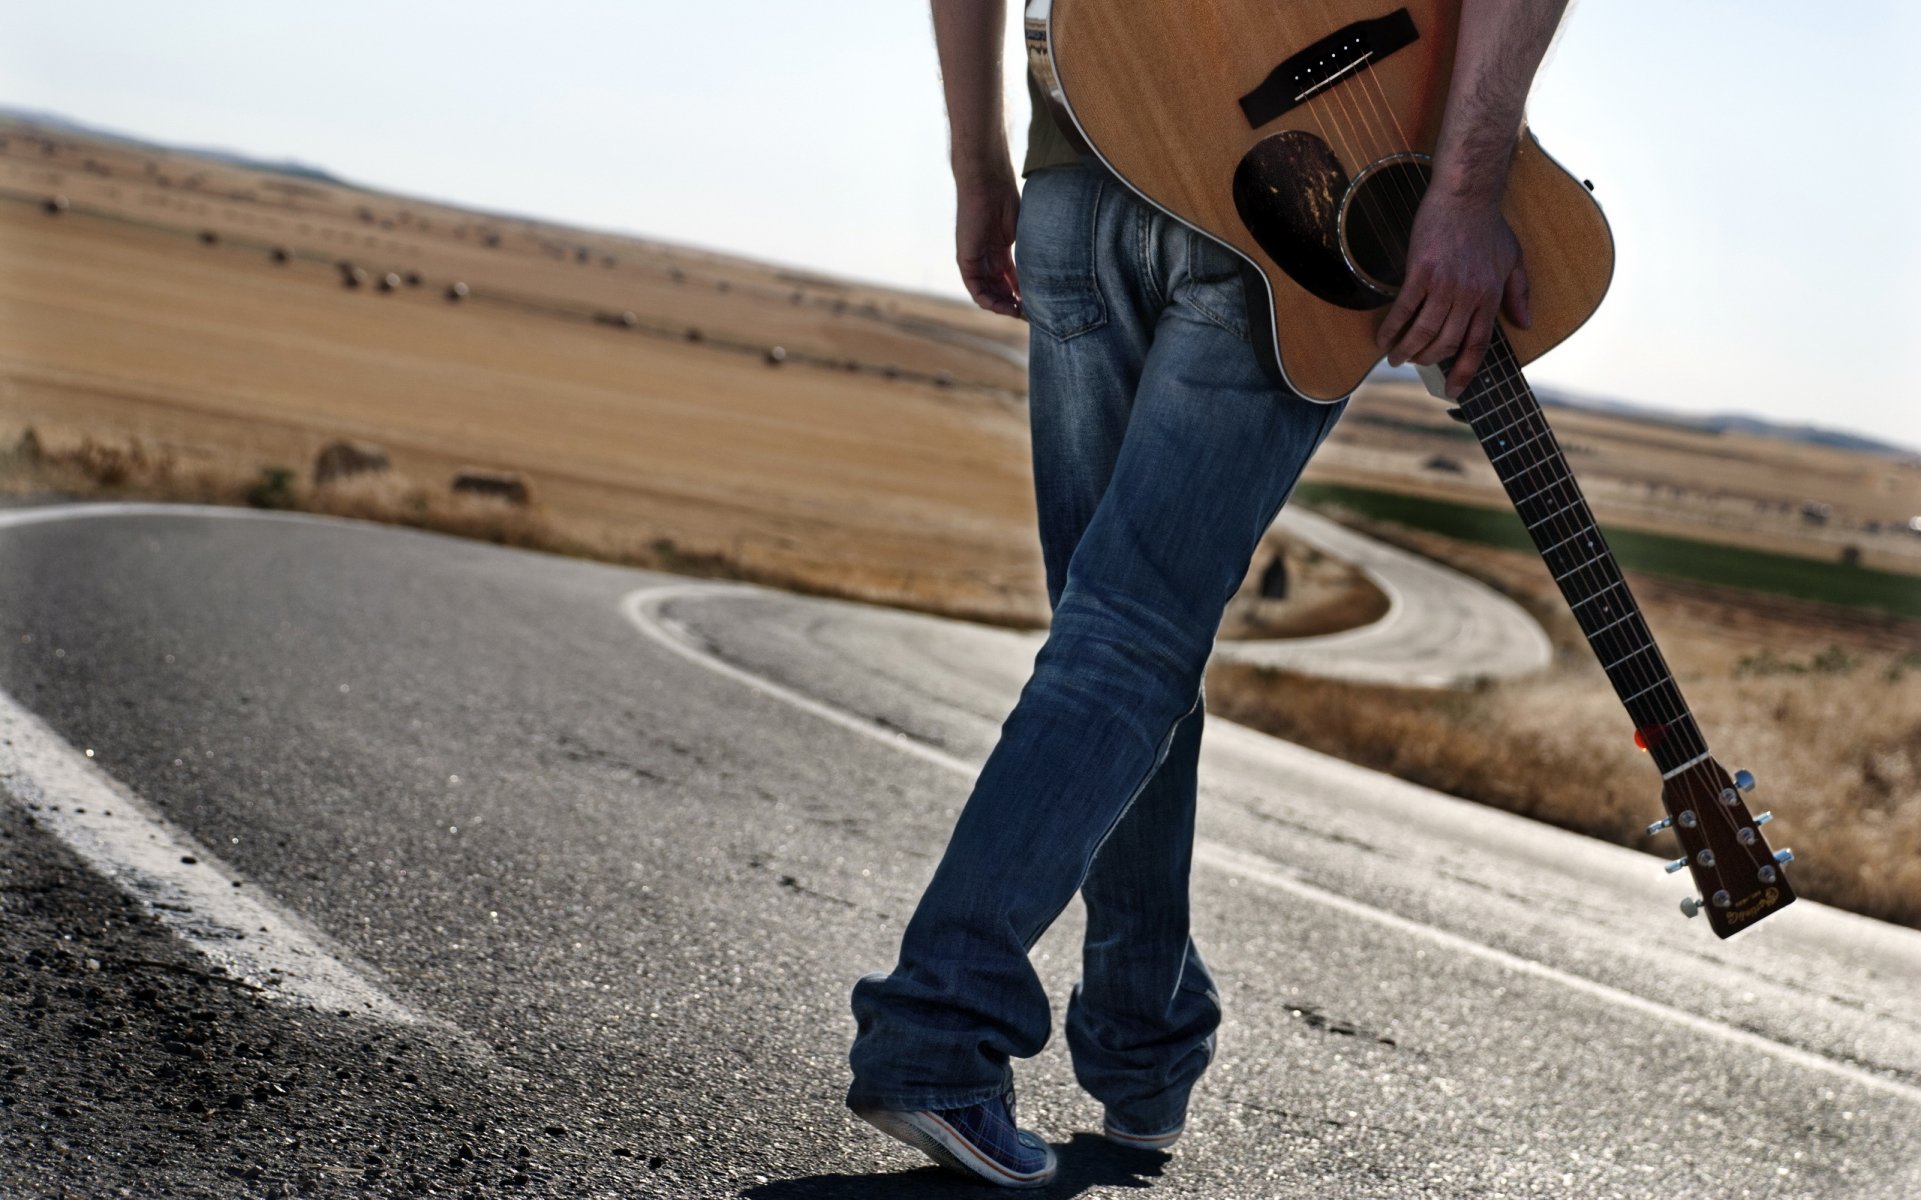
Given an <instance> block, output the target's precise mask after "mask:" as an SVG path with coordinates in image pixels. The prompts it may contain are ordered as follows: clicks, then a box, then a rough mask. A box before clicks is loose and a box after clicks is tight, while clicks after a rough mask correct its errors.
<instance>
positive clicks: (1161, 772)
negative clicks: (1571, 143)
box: [847, 0, 1565, 1187]
mask: <svg viewBox="0 0 1921 1200" xmlns="http://www.w3.org/2000/svg"><path fill="white" fill-rule="evenodd" d="M1564 7H1565V0H1464V3H1463V5H1462V17H1461V29H1460V37H1459V45H1458V50H1457V61H1456V67H1455V73H1454V78H1453V81H1452V93H1451V94H1452V99H1451V100H1450V103H1449V106H1448V110H1447V113H1446V117H1445V120H1444V122H1443V125H1442V131H1441V138H1440V143H1439V145H1438V146H1437V148H1436V154H1435V160H1434V167H1433V183H1432V186H1431V187H1430V189H1429V191H1428V193H1427V197H1426V199H1425V200H1424V201H1423V202H1422V204H1421V206H1420V209H1419V211H1418V214H1417V216H1416V219H1415V223H1414V229H1413V236H1412V239H1411V246H1410V250H1409V268H1408V273H1407V281H1406V284H1405V286H1404V287H1403V289H1402V291H1401V293H1400V295H1399V297H1397V299H1396V301H1395V303H1394V304H1393V305H1392V306H1391V308H1390V309H1389V311H1388V312H1387V314H1386V316H1385V318H1384V320H1383V323H1382V327H1381V333H1380V340H1379V345H1380V348H1381V350H1382V351H1383V352H1384V353H1386V354H1387V355H1388V357H1389V359H1390V361H1392V362H1394V363H1395V364H1396V365H1398V364H1400V363H1402V362H1405V361H1413V362H1416V363H1422V364H1432V363H1438V362H1442V361H1444V360H1446V359H1449V358H1452V359H1454V360H1455V361H1454V364H1453V366H1452V368H1451V370H1450V372H1449V375H1448V381H1449V385H1450V389H1451V390H1452V391H1454V392H1455V393H1457V394H1458V392H1459V390H1460V389H1461V388H1463V387H1465V386H1466V384H1467V383H1468V381H1469V380H1470V379H1471V378H1472V377H1473V374H1474V372H1475V370H1476V369H1477V368H1478V366H1479V363H1480V359H1481V357H1482V354H1483V352H1484V351H1485V349H1486V347H1487V342H1488V338H1489V335H1490V331H1491V330H1492V329H1493V326H1494V320H1495V314H1496V312H1497V311H1499V310H1501V309H1502V307H1503V305H1505V309H1506V312H1507V315H1508V316H1509V317H1510V319H1513V320H1515V321H1516V322H1518V323H1520V324H1522V325H1525V324H1526V323H1527V282H1526V276H1525V274H1524V273H1523V271H1522V270H1521V265H1520V249H1519V246H1518V245H1517V243H1516V242H1515V239H1514V235H1513V233H1512V231H1511V230H1509V228H1508V226H1507V223H1506V222H1505V221H1504V220H1503V219H1502V216H1501V210H1500V199H1501V194H1502V190H1503V188H1504V185H1505V181H1506V174H1507V162H1508V156H1509V153H1510V150H1511V148H1512V146H1513V143H1514V137H1515V132H1516V130H1517V129H1518V128H1519V127H1520V124H1521V114H1522V107H1523V104H1524V102H1525V100H1526V97H1527V91H1528V87H1529V85H1530V83H1531V81H1532V79H1533V77H1534V72H1535V69H1536V68H1537V67H1538V66H1539V65H1540V61H1541V58H1542V56H1543V55H1544V54H1545V53H1546V50H1547V46H1548V43H1549V41H1550V40H1551V39H1552V36H1553V33H1554V29H1555V27H1556V25H1557V24H1558V23H1559V20H1560V15H1561V11H1562V9H1563V8H1564ZM1005 9H1006V5H1005V0H933V15H934V33H935V41H936V44H937V46H938V49H939V55H940V63H941V69H942V81H943V85H944V88H945V92H946V98H947V108H948V115H949V120H950V124H951V128H952V143H951V151H952V163H953V171H954V180H955V185H956V189H957V199H958V217H957V220H956V242H957V250H958V257H959V263H960V271H961V277H962V279H963V280H964V281H965V282H966V285H967V289H968V291H969V292H970V293H971V294H972V296H973V297H974V300H975V301H976V302H977V303H978V304H980V306H981V307H983V308H986V309H988V310H990V311H992V312H997V313H1002V314H1004V315H1007V316H1010V317H1025V318H1026V320H1027V321H1028V323H1029V325H1030V326H1031V329H1030V339H1031V349H1030V357H1029V401H1028V402H1029V410H1030V416H1031V422H1032V435H1033V450H1034V477H1035V494H1036V499H1037V501H1038V506H1039V511H1040V535H1041V549H1042V555H1043V558H1044V560H1045V564H1046V573H1047V592H1048V599H1049V601H1050V602H1051V604H1052V605H1053V623H1052V627H1051V628H1050V630H1049V633H1048V637H1047V641H1046V644H1045V645H1044V646H1043V647H1042V648H1041V651H1040V653H1039V655H1038V656H1037V657H1036V659H1035V663H1034V672H1033V675H1032V677H1031V678H1030V679H1029V680H1028V682H1027V685H1026V687H1025V688H1024V689H1023V691H1022V693H1021V697H1020V701H1019V703H1018V704H1017V705H1016V706H1015V708H1014V711H1013V712H1012V713H1011V714H1010V715H1009V716H1008V718H1007V721H1006V723H1005V724H1004V725H1003V726H1002V729H1001V737H1000V741H999V743H998V744H997V745H996V746H995V748H994V751H993V753H992V754H991V755H990V756H989V757H988V760H987V763H986V765H985V766H984V767H983V768H982V770H981V773H980V777H979V779H978V780H977V781H976V783H975V786H974V790H973V794H972V796H971V797H970V798H969V800H968V802H967V805H966V808H965V809H964V810H963V811H962V813H961V816H960V819H959V822H958V823H957V825H956V827H955V829H954V833H953V837H952V840H951V841H950V842H949V844H948V847H947V851H946V854H945V855H944V857H943V858H942V860H941V863H940V866H939V868H938V869H937V870H936V871H935V873H934V878H933V880H932V882H931V883H929V885H928V888H927V891H926V894H925V895H924V896H923V897H922V899H921V902H920V905H919V907H918V908H917V909H916V911H915V913H914V915H913V918H912V919H911V920H910V921H909V923H908V926H907V931H906V934H905V936H904V937H903V939H902V943H901V953H900V961H899V963H898V965H897V966H896V967H895V968H894V970H893V972H891V973H890V974H886V975H870V976H867V977H866V978H864V979H862V980H861V981H860V982H859V983H858V984H857V985H856V986H855V989H854V997H853V1007H854V1015H855V1018H856V1021H857V1023H858V1026H859V1032H858V1034H857V1036H856V1039H855V1042H854V1047H853V1050H852V1053H851V1055H850V1060H851V1063H852V1066H853V1070H854V1083H853V1086H852V1088H851V1089H850V1090H849V1093H848V1097H847V1101H848V1104H849V1106H850V1107H852V1108H853V1109H854V1111H855V1112H856V1113H857V1114H859V1115H860V1116H861V1117H862V1118H864V1119H865V1120H867V1121H869V1122H870V1123H872V1124H873V1125H875V1126H877V1127H878V1128H880V1129H882V1130H883V1131H885V1132H887V1133H889V1134H891V1135H893V1136H895V1137H897V1138H899V1139H900V1140H902V1141H904V1142H906V1143H907V1144H909V1145H911V1146H915V1147H916V1148H918V1149H921V1150H923V1151H925V1152H926V1153H927V1154H929V1155H930V1156H931V1157H933V1158H934V1159H935V1160H936V1161H938V1162H941V1163H943V1164H945V1165H947V1166H949V1167H952V1168H954V1169H956V1170H958V1171H961V1172H962V1173H964V1174H968V1175H972V1176H975V1177H977V1178H980V1179H983V1180H986V1181H988V1182H991V1183H995V1184H999V1185H1002V1186H1009V1187H1034V1186H1040V1185H1042V1184H1044V1183H1046V1182H1047V1181H1048V1180H1049V1179H1050V1178H1052V1176H1053V1174H1054V1169H1055V1162H1054V1154H1053V1151H1052V1150H1051V1149H1049V1148H1048V1147H1047V1145H1046V1144H1045V1143H1043V1142H1042V1141H1041V1140H1040V1139H1039V1138H1037V1137H1035V1136H1034V1135H1033V1134H1031V1133H1027V1132H1025V1131H1022V1130H1020V1129H1019V1128H1018V1127H1017V1126H1016V1124H1015V1119H1014V1100H1013V1075H1012V1070H1011V1067H1010V1060H1011V1059H1014V1058H1026V1057H1031V1056H1032V1055H1034V1054H1036V1053H1038V1052H1039V1051H1040V1049H1041V1047H1042V1046H1043V1045H1044V1044H1045V1043H1046V1041H1047V1037H1048V1025H1049V1015H1050V1014H1049V1008H1048V1002H1047V996H1046V994H1045V993H1044V992H1043V990H1042V988H1041V985H1040V982H1039V979H1038V978H1037V977H1036V975H1035V973H1034V970H1033V968H1032V966H1031V965H1030V964H1029V962H1028V958H1027V952H1028V949H1029V948H1030V947H1031V946H1032V945H1033V944H1034V942H1035V941H1037V940H1038V939H1039V938H1040V936H1041V934H1042V933H1044V932H1045V931H1046V929H1047V927H1048V926H1049V925H1051V924H1052V923H1053V921H1054V919H1055V918H1056V917H1057V916H1058V915H1059V914H1060V912H1061V911H1062V909H1064V908H1065V907H1066V906H1067V904H1068V903H1069V902H1070V901H1071V900H1072V899H1073V897H1074V894H1075V893H1076V892H1077V891H1078V892H1080V893H1081V895H1082V897H1083V899H1084V901H1085V904H1086V908H1087V934H1086V942H1085V945H1084V948H1083V960H1082V979H1081V982H1080V984H1079V985H1078V986H1077V987H1076V988H1075V989H1074V992H1073V995H1072V998H1071V1000H1070V1003H1069V1006H1068V1011H1067V1022H1066V1028H1067V1039H1068V1047H1069V1050H1070V1053H1071V1055H1072V1058H1073V1063H1074V1072H1075V1077H1076V1078H1077V1079H1078V1080H1079V1081H1080V1083H1081V1085H1082V1086H1083V1087H1085V1088H1086V1089H1087V1090H1088V1092H1090V1093H1091V1094H1092V1095H1093V1096H1094V1098H1095V1099H1097V1100H1099V1101H1100V1102H1101V1104H1102V1105H1103V1107H1104V1109H1105V1119H1104V1122H1103V1131H1104V1133H1105V1134H1106V1136H1107V1137H1108V1138H1109V1139H1111V1140H1113V1141H1115V1142H1118V1143H1121V1144H1123V1145H1128V1146H1134V1147H1141V1148H1148V1149H1156V1150H1165V1149H1167V1148H1168V1147H1170V1146H1172V1145H1173V1143H1174V1141H1175V1139H1176V1138H1178V1137H1179V1136H1180V1134H1181V1132H1182V1129H1183V1127H1184V1125H1185V1121H1186V1113H1187V1102H1188V1095H1189V1093H1190V1091H1191V1090H1192V1088H1193V1086H1194V1084H1195V1081H1196V1080H1197V1079H1198V1078H1199V1077H1200V1075H1201V1073H1202V1072H1203V1071H1204V1070H1205V1069H1206V1067H1207V1065H1208V1062H1209V1060H1210V1058H1211V1057H1212V1055H1213V1051H1214V1034H1215V1029H1216V1027H1217V1026H1218V1025H1219V1024H1220V1015H1221V1014H1220V1003H1219V999H1218V996H1217V994H1216V991H1215V987H1214V983H1213V980H1212V979H1211V978H1210V977H1209V975H1208V970H1207V966H1206V964H1205V963H1204V962H1203V961H1202V959H1201V955H1200V952H1199V951H1198V950H1197V949H1196V948H1195V946H1194V943H1193V941H1192V939H1191V938H1190V937H1189V936H1188V895H1187V892H1188V872H1189V866H1190V862H1191V855H1192V850H1193V840H1194V815H1195V766H1196V762H1197V760H1198V757H1199V754H1200V745H1201V726H1202V722H1203V719H1204V717H1203V697H1202V694H1201V675H1202V670H1203V668H1204V666H1205V665H1206V662H1207V658H1208V655H1209V652H1210V651H1211V649H1212V646H1213V639H1214V634H1215V631H1216V630H1217V629H1218V627H1219V624H1220V619H1221V615H1222V613H1223V611H1224V610H1225V608H1226V604H1227V601H1228V598H1229V597H1230V596H1232V595H1233V594H1234V592H1235V590H1236V589H1237V588H1238V587H1239V586H1240V584H1241V582H1242V580H1243V578H1244V577H1245V575H1246V573H1247V569H1248V564H1249V562H1250V560H1251V559H1252V556H1253V553H1254V549H1255V546H1256V545H1257V543H1258V542H1259V540H1260V538H1261V536H1262V534H1263V533H1264V532H1265V531H1266V530H1267V528H1268V526H1269V525H1270V524H1271V522H1272V521H1273V519H1274V517H1275V515H1276V513H1277V512H1278V511H1279V509H1280V507H1281V505H1282V503H1283V502H1284V501H1285V500H1286V498H1287V496H1288V493H1289V492H1290V491H1291V490H1292V489H1293V487H1294V484H1295V481H1296V479H1297V478H1298V477H1299V476H1300V473H1301V470H1302V468H1303V467H1305V466H1306V465H1307V461H1308V459H1309V457H1310V456H1312V454H1313V453H1314V451H1315V449H1316V448H1317V447H1318V446H1319V445H1320V444H1321V442H1322V441H1323V440H1324V439H1325V438H1326V437H1327V435H1328V433H1329V432H1330V431H1331V430H1332V429H1333V426H1334V422H1335V421H1336V420H1337V419H1338V418H1339V416H1340V413H1341V411H1342V408H1343V407H1344V404H1345V402H1342V403H1339V404H1329V405H1322V404H1315V403H1312V402H1310V401H1308V400H1305V399H1304V398H1302V397H1300V396H1296V395H1293V394H1290V393H1288V392H1285V391H1279V390H1276V388H1275V387H1274V385H1273V384H1272V383H1270V382H1269V381H1268V378H1267V376H1266V375H1265V373H1264V372H1263V370H1262V367H1261V365H1260V363H1259V362H1258V361H1257V359H1256V357H1255V353H1254V351H1253V349H1252V347H1251V345H1250V342H1249V334H1248V315H1247V308H1246V305H1245V302H1244V297H1243V294H1242V291H1241V282H1240V276H1239V272H1238V269H1237V264H1236V260H1235V259H1234V257H1233V256H1232V255H1231V254H1229V253H1228V252H1227V251H1226V250H1224V249H1222V248H1221V247H1220V246H1218V245H1216V244H1215V243H1213V242H1212V241H1210V240H1208V239H1207V238H1204V237H1202V236H1200V235H1199V234H1196V233H1193V232H1191V231H1189V230H1187V229H1185V228H1184V227H1183V226H1181V225H1180V224H1179V223H1178V222H1176V221H1174V220H1173V219H1171V218H1169V217H1167V216H1166V215H1164V214H1162V213H1160V212H1158V211H1156V210H1154V209H1152V208H1151V207H1149V206H1147V205H1146V204H1145V203H1143V202H1142V201H1140V200H1139V199H1138V198H1137V197H1135V196H1134V195H1133V194H1132V193H1130V192H1129V191H1128V190H1127V189H1126V188H1125V187H1124V186H1123V185H1121V184H1120V183H1119V182H1118V181H1117V180H1115V179H1114V177H1113V176H1112V175H1110V174H1108V173H1107V172H1106V171H1105V170H1104V169H1103V168H1101V167H1100V166H1099V165H1098V164H1097V163H1096V162H1094V161H1092V160H1091V159H1087V158H1082V157H1080V156H1078V155H1076V154H1075V153H1074V152H1073V151H1072V149H1071V148H1070V147H1069V140H1068V138H1067V137H1066V136H1065V134H1064V131H1063V130H1061V129H1060V128H1059V127H1058V126H1056V125H1055V124H1054V123H1053V120H1052V118H1051V117H1050V116H1049V115H1048V113H1047V111H1046V109H1045V107H1044V106H1043V105H1042V104H1040V103H1038V94H1037V96H1036V98H1037V103H1036V105H1035V110H1036V111H1035V117H1034V122H1033V126H1032V128H1031V130H1030V136H1029V143H1028V155H1027V162H1026V169H1025V172H1024V173H1025V174H1026V176H1027V184H1026V190H1025V192H1022V191H1021V190H1020V189H1019V188H1018V185H1017V184H1016V182H1015V176H1014V169H1013V164H1012V161H1011V158H1010V155H1009V152H1008V146H1007V140H1006V134H1005V131H1004V128H1003V122H1002V111H1001V63H1000V49H1001V44H1002V35H1003V32H1004V30H1005V21H1006V11H1005ZM1034 91H1035V89H1034V88H1033V86H1032V81H1031V80H1030V92H1034ZM1015 247H1018V251H1019V270H1018V273H1017V272H1016V269H1015V263H1014V254H1013V250H1014V248H1015Z"/></svg>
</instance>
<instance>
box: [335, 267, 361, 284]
mask: <svg viewBox="0 0 1921 1200" xmlns="http://www.w3.org/2000/svg"><path fill="white" fill-rule="evenodd" d="M366 282H367V268H365V267H348V268H347V269H346V270H344V271H342V272H341V273H340V286H341V287H345V288H357V287H359V286H360V285H361V284H363V283H366Z"/></svg>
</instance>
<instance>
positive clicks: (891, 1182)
mask: <svg viewBox="0 0 1921 1200" xmlns="http://www.w3.org/2000/svg"><path fill="white" fill-rule="evenodd" d="M1054 1152H1055V1153H1056V1154H1058V1155H1059V1156H1060V1163H1061V1170H1060V1174H1059V1175H1056V1176H1055V1177H1054V1182H1053V1183H1051V1184H1049V1185H1048V1186H1047V1187H1046V1188H1044V1189H1042V1190H1039V1191H1035V1192H1030V1193H1026V1194H1028V1195H1033V1196H1044V1197H1056V1198H1064V1197H1068V1196H1079V1195H1081V1194H1082V1193H1084V1192H1087V1191H1089V1190H1091V1189H1093V1188H1099V1187H1107V1188H1145V1187H1152V1186H1153V1182H1152V1181H1153V1180H1155V1179H1158V1178H1160V1174H1161V1168H1163V1167H1165V1166H1166V1165H1167V1163H1168V1161H1169V1159H1170V1158H1171V1157H1172V1156H1171V1155H1167V1154H1162V1153H1160V1152H1159V1151H1154V1150H1128V1149H1125V1148H1123V1147H1120V1146H1116V1145H1114V1143H1112V1142H1110V1141H1108V1140H1107V1139H1106V1138H1103V1137H1100V1136H1099V1135H1097V1134H1092V1133H1077V1134H1075V1135H1074V1137H1073V1139H1072V1140H1071V1141H1068V1142H1066V1143H1065V1144H1062V1145H1057V1146H1055V1147H1054ZM982 1194H983V1193H982V1189H981V1185H979V1184H977V1183H969V1182H968V1181H967V1180H964V1179H961V1178H959V1177H958V1176H956V1175H954V1174H953V1173H952V1172H949V1171H945V1170H942V1169H941V1168H939V1167H923V1168H920V1169H919V1170H914V1171H891V1172H888V1173H886V1174H883V1175H808V1176H805V1177H803V1178H800V1179H783V1180H779V1181H777V1182H774V1183H765V1184H761V1185H759V1186H757V1187H751V1188H747V1189H745V1190H743V1191H742V1192H741V1193H740V1195H741V1196H742V1198H743V1200H830V1198H831V1200H898V1198H899V1197H901V1196H927V1197H934V1198H938V1197H943V1196H952V1197H954V1198H955V1200H980V1196H981V1195H982Z"/></svg>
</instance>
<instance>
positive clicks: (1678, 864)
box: [1667, 858, 1688, 875]
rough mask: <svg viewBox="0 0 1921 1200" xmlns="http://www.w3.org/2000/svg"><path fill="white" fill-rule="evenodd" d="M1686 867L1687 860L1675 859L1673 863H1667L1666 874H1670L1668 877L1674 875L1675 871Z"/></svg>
mask: <svg viewBox="0 0 1921 1200" xmlns="http://www.w3.org/2000/svg"><path fill="white" fill-rule="evenodd" d="M1687 865H1688V860H1687V859H1685V858H1677V859H1675V860H1674V861H1673V862H1671V863H1669V864H1668V865H1667V873H1668V874H1670V875H1672V874H1674V873H1675V872H1676V871H1678V870H1680V869H1681V868H1682V867H1685V866H1687Z"/></svg>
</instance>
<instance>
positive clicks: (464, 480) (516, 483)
mask: <svg viewBox="0 0 1921 1200" xmlns="http://www.w3.org/2000/svg"><path fill="white" fill-rule="evenodd" d="M453 490H454V495H456V496H461V495H466V496H486V497H489V498H491V499H495V500H505V501H506V502H507V503H509V504H512V505H514V506H515V507H517V508H525V507H526V506H527V505H529V504H532V503H533V502H534V491H533V485H532V484H530V483H528V482H527V477H526V476H524V475H522V474H520V473H519V472H518V471H488V470H483V469H481V468H479V467H463V468H462V469H461V470H460V471H459V473H457V474H456V475H455V476H454V488H453Z"/></svg>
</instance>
